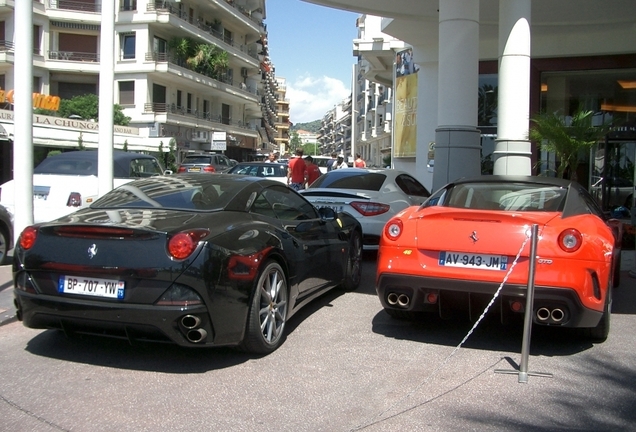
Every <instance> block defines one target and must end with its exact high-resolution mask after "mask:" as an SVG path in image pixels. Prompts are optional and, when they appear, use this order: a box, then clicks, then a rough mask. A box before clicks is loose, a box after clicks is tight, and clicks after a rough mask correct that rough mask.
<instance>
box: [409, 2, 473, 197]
mask: <svg viewBox="0 0 636 432" xmlns="http://www.w3.org/2000/svg"><path fill="white" fill-rule="evenodd" d="M438 82H439V89H438V111H437V113H438V114H437V125H438V126H437V129H436V131H435V169H434V173H433V189H437V188H439V187H441V186H443V185H444V184H446V183H448V182H449V181H453V180H455V179H457V178H459V177H471V176H479V175H480V173H481V165H480V152H479V150H480V140H479V130H478V129H477V102H478V98H477V94H478V89H479V1H477V0H444V1H440V2H439V77H438ZM418 161H419V154H418Z"/></svg>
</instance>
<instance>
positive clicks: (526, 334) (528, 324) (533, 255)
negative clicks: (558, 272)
mask: <svg viewBox="0 0 636 432" xmlns="http://www.w3.org/2000/svg"><path fill="white" fill-rule="evenodd" d="M531 235H532V238H531V239H530V240H531V241H530V255H529V265H530V268H529V274H528V290H527V291H526V310H525V314H524V321H523V340H522V342H521V362H520V363H519V370H504V369H496V370H495V373H505V374H518V375H519V382H520V383H527V382H528V376H529V375H533V376H542V377H549V378H552V374H550V373H544V372H528V357H529V356H530V334H531V332H532V312H533V310H534V305H533V303H534V273H535V265H536V262H537V241H538V240H539V238H538V235H539V225H537V224H534V225H532V231H531Z"/></svg>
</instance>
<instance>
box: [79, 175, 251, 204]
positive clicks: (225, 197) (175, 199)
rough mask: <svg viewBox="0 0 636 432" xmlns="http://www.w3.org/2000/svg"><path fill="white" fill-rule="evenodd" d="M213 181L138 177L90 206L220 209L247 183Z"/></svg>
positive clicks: (168, 177)
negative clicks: (141, 178) (139, 178)
mask: <svg viewBox="0 0 636 432" xmlns="http://www.w3.org/2000/svg"><path fill="white" fill-rule="evenodd" d="M210 180H211V179H208V178H204V179H203V180H198V179H196V178H188V179H185V178H183V177H178V178H175V177H170V176H166V177H156V178H152V179H143V180H137V181H134V182H130V183H127V184H125V185H122V186H120V187H118V188H117V189H113V190H112V191H110V192H108V193H107V194H106V195H104V196H103V197H101V198H100V199H98V200H97V201H95V203H93V204H92V205H91V206H90V207H91V208H93V209H95V208H98V209H115V208H117V209H121V208H167V209H173V210H217V209H222V208H224V207H226V206H227V204H228V203H229V202H230V201H231V200H232V199H233V198H234V197H235V196H236V195H237V194H238V193H239V191H240V190H241V189H243V188H244V187H245V183H241V182H236V181H228V180H226V179H218V180H217V181H210ZM215 180H216V178H215Z"/></svg>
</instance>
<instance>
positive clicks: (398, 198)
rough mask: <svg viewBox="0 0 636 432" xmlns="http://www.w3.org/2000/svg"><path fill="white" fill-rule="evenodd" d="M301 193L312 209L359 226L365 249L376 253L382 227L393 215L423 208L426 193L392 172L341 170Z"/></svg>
mask: <svg viewBox="0 0 636 432" xmlns="http://www.w3.org/2000/svg"><path fill="white" fill-rule="evenodd" d="M300 193H301V194H302V195H303V196H304V197H305V198H307V200H308V201H309V202H311V203H312V204H313V205H314V206H316V207H318V208H320V207H330V208H332V209H334V210H335V211H336V212H340V211H343V212H347V213H349V214H351V215H352V216H353V217H355V218H356V219H357V220H358V221H359V222H360V224H361V225H362V241H363V246H364V249H367V250H373V249H377V248H378V245H379V242H380V236H381V233H382V229H383V228H384V225H385V224H386V223H387V222H388V221H389V219H391V218H392V217H393V216H394V215H395V214H396V213H398V212H400V211H401V210H404V209H405V208H407V207H410V206H413V205H420V204H422V203H423V202H424V201H425V200H426V198H428V197H429V196H430V193H429V191H428V190H427V189H426V188H425V187H424V186H423V185H422V184H421V183H420V182H419V181H417V179H415V178H414V177H413V176H411V175H410V174H408V173H406V172H404V171H397V170H393V169H370V168H344V169H338V170H334V171H329V172H328V173H326V174H323V175H322V176H320V177H319V178H318V180H316V181H315V182H314V183H312V185H311V186H310V187H309V188H308V189H306V190H301V191H300Z"/></svg>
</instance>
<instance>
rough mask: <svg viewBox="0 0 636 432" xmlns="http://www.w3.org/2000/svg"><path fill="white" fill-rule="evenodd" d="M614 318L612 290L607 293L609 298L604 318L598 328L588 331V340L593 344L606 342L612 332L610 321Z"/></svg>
mask: <svg viewBox="0 0 636 432" xmlns="http://www.w3.org/2000/svg"><path fill="white" fill-rule="evenodd" d="M611 316H612V290H611V289H609V290H608V291H607V297H606V298H605V308H604V309H603V317H602V318H601V320H600V321H599V322H598V324H597V325H596V327H592V328H589V329H587V335H588V338H589V339H590V340H591V341H592V342H596V343H600V342H605V340H606V339H607V336H608V335H609V331H610V320H611Z"/></svg>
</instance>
